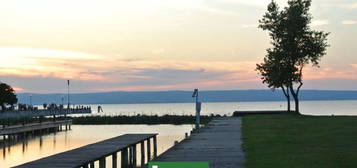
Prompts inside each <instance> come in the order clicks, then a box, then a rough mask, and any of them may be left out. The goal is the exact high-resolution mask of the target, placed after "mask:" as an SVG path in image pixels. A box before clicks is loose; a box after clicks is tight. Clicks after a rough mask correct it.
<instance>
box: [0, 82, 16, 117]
mask: <svg viewBox="0 0 357 168" xmlns="http://www.w3.org/2000/svg"><path fill="white" fill-rule="evenodd" d="M16 103H17V97H16V94H15V90H14V89H13V88H12V87H11V86H10V85H8V84H6V83H1V82H0V106H1V109H2V110H3V111H4V110H5V109H6V105H11V106H12V107H13V106H14V104H16Z"/></svg>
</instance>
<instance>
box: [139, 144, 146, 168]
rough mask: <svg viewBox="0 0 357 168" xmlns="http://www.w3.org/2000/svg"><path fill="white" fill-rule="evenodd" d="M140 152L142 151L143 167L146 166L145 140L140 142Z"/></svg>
mask: <svg viewBox="0 0 357 168" xmlns="http://www.w3.org/2000/svg"><path fill="white" fill-rule="evenodd" d="M140 148H141V150H140V153H141V164H140V165H141V167H142V168H143V167H144V166H145V143H144V141H141V142H140Z"/></svg>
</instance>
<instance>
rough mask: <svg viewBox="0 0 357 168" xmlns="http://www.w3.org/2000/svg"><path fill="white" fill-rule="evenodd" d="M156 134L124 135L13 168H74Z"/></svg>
mask: <svg viewBox="0 0 357 168" xmlns="http://www.w3.org/2000/svg"><path fill="white" fill-rule="evenodd" d="M156 135H157V134H125V135H122V136H118V137H114V138H110V139H107V140H104V141H101V142H97V143H93V144H90V145H86V146H83V147H80V148H77V149H73V150H70V151H67V152H62V153H59V154H55V155H52V156H49V157H46V158H42V159H39V160H35V161H32V162H29V163H25V164H22V165H19V166H15V168H39V167H51V168H75V167H81V166H83V165H85V164H88V163H91V162H93V161H96V160H99V159H101V158H103V157H106V156H110V155H112V154H113V153H116V152H119V151H121V150H122V149H127V148H128V147H129V146H133V145H135V144H137V143H140V142H141V141H143V140H146V139H149V138H152V137H154V136H156Z"/></svg>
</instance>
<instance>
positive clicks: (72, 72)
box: [0, 0, 357, 93]
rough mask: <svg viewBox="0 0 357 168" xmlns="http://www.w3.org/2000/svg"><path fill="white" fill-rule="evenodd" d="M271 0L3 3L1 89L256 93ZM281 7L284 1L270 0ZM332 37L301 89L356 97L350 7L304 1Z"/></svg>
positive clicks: (355, 35)
mask: <svg viewBox="0 0 357 168" xmlns="http://www.w3.org/2000/svg"><path fill="white" fill-rule="evenodd" d="M269 2H270V0H249V1H247V0H75V1H73V0H56V1H48V0H26V1H23V0H4V1H1V2H0V20H1V22H0V81H1V82H5V83H9V84H11V85H12V86H13V87H15V88H16V90H17V91H18V92H37V93H51V92H65V91H66V80H67V79H69V80H71V90H72V91H73V92H97V91H114V90H130V91H131V90H191V89H192V88H196V87H198V88H200V89H204V90H227V89H263V88H266V86H265V85H262V84H261V81H260V80H259V76H258V75H257V73H256V72H255V71H254V69H255V64H256V63H259V62H261V61H262V59H263V57H264V55H265V49H266V48H268V47H269V39H268V36H267V33H266V32H263V31H262V30H260V29H258V28H257V24H258V20H259V19H260V18H261V17H262V15H263V14H264V12H265V10H266V5H267V4H268V3H269ZM278 3H279V4H280V5H282V6H284V5H285V4H286V0H279V1H278ZM311 12H312V14H313V16H314V20H313V23H312V26H313V28H314V29H318V30H325V31H327V32H331V35H330V37H329V43H330V44H331V47H330V48H329V49H328V54H327V55H326V56H325V57H324V58H323V60H322V63H321V67H320V68H319V69H317V68H307V69H306V70H305V76H304V77H305V86H304V88H305V89H334V90H347V89H348V90H357V47H356V46H357V0H313V4H312V9H311Z"/></svg>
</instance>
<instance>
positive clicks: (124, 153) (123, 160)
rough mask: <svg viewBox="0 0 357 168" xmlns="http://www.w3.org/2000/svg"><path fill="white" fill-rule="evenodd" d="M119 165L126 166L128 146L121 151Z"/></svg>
mask: <svg viewBox="0 0 357 168" xmlns="http://www.w3.org/2000/svg"><path fill="white" fill-rule="evenodd" d="M121 167H122V168H127V167H128V148H125V149H123V150H122V151H121Z"/></svg>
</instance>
